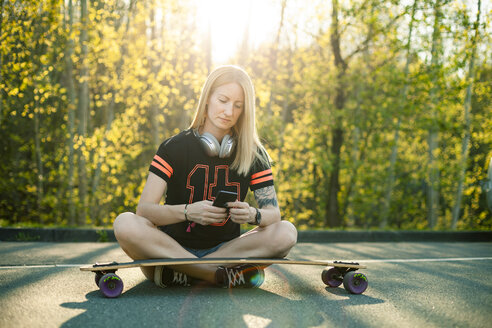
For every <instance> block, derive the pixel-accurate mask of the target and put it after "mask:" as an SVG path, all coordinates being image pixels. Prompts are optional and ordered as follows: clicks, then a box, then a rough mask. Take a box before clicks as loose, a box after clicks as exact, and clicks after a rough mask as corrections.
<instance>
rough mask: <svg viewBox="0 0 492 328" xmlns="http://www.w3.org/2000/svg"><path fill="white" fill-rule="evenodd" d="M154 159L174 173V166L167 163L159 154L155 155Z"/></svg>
mask: <svg viewBox="0 0 492 328" xmlns="http://www.w3.org/2000/svg"><path fill="white" fill-rule="evenodd" d="M154 159H155V160H156V161H158V162H159V163H161V164H162V165H163V166H164V167H165V168H166V169H167V170H168V171H169V172H170V173H171V174H173V168H172V167H171V165H169V164H167V162H166V161H165V160H163V159H162V158H161V157H160V156H159V155H155V156H154Z"/></svg>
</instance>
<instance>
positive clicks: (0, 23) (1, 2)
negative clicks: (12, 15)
mask: <svg viewBox="0 0 492 328" xmlns="http://www.w3.org/2000/svg"><path fill="white" fill-rule="evenodd" d="M4 2H5V0H0V35H2V28H3V15H4V13H3V5H4ZM2 67H3V55H2V54H0V81H3V76H2V72H3V70H2ZM2 98H3V92H0V126H2V123H3V122H2V120H3V99H2Z"/></svg>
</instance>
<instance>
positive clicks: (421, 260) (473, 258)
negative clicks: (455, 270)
mask: <svg viewBox="0 0 492 328" xmlns="http://www.w3.org/2000/svg"><path fill="white" fill-rule="evenodd" d="M488 260H492V257H449V258H427V259H387V260H385V259H377V260H359V261H356V262H360V263H412V262H460V261H488Z"/></svg>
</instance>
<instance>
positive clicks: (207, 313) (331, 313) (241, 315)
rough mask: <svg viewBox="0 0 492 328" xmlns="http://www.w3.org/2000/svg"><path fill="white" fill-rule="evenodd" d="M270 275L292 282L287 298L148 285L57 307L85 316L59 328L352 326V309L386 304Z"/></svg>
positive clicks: (261, 291)
mask: <svg viewBox="0 0 492 328" xmlns="http://www.w3.org/2000/svg"><path fill="white" fill-rule="evenodd" d="M274 274H281V275H282V276H283V277H282V280H284V279H287V280H288V281H290V280H292V282H290V283H289V282H287V283H289V286H288V289H289V290H290V291H291V292H289V293H286V294H284V293H283V292H282V295H286V296H281V295H279V294H276V293H275V292H272V291H268V290H265V289H263V288H260V289H222V288H215V287H211V286H207V285H202V286H193V287H174V288H164V289H163V288H157V287H156V286H155V285H154V284H153V283H152V282H150V281H143V282H141V283H139V284H137V285H136V286H134V287H133V288H131V289H129V290H126V291H124V292H123V294H122V295H121V296H120V297H119V298H117V299H108V298H105V297H103V296H102V294H101V293H100V292H99V291H98V290H96V291H92V292H90V293H88V294H86V298H87V300H86V301H84V302H81V303H76V302H75V303H74V302H72V303H63V304H61V306H62V307H64V308H69V309H83V310H85V311H84V312H83V313H81V314H79V315H78V316H76V317H73V318H71V319H70V320H69V321H67V322H65V324H64V325H63V327H72V326H74V327H78V326H83V325H84V324H86V323H87V322H92V323H94V322H98V325H99V324H100V325H101V326H108V325H111V326H135V325H137V326H158V325H159V326H171V327H196V326H199V327H215V326H225V327H253V326H254V327H267V326H271V325H270V323H272V325H274V326H278V327H307V326H320V325H326V324H329V323H330V322H331V321H332V320H334V321H333V322H340V316H342V317H344V316H348V319H347V320H348V321H347V322H354V320H352V319H350V312H351V311H347V312H346V311H344V309H347V308H348V307H350V306H352V305H361V304H365V305H371V304H379V303H383V302H384V301H383V300H381V299H376V298H373V297H370V296H366V295H351V294H348V292H346V291H345V290H344V289H343V288H327V289H326V290H325V291H324V290H322V289H321V292H320V289H313V288H310V287H309V286H306V285H307V284H306V283H305V282H302V281H299V279H298V278H296V276H295V275H294V274H291V273H289V272H287V271H285V270H281V271H278V272H275V273H274ZM265 284H268V281H267V282H266V283H265ZM267 287H272V286H271V285H270V286H265V288H267ZM273 287H274V286H273ZM274 290H275V289H274ZM289 297H292V298H294V299H292V298H289ZM335 317H337V319H336V320H335Z"/></svg>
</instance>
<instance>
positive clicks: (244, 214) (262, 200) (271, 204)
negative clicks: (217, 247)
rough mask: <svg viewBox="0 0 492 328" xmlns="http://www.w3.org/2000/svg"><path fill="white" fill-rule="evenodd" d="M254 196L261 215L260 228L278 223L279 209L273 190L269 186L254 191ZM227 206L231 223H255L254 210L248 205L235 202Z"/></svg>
mask: <svg viewBox="0 0 492 328" xmlns="http://www.w3.org/2000/svg"><path fill="white" fill-rule="evenodd" d="M254 195H255V199H256V202H257V203H258V207H259V211H260V213H261V224H260V226H262V227H265V226H267V225H270V224H272V223H275V222H278V221H280V219H281V217H280V209H279V207H278V202H277V195H276V193H275V188H274V187H273V186H269V187H264V188H261V189H257V190H255V191H254ZM227 205H228V206H229V207H230V214H231V219H232V221H234V222H236V223H239V224H243V223H254V222H255V216H256V209H255V208H254V207H251V206H249V204H248V203H246V202H239V201H235V202H230V203H227Z"/></svg>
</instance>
